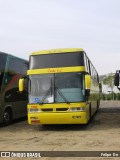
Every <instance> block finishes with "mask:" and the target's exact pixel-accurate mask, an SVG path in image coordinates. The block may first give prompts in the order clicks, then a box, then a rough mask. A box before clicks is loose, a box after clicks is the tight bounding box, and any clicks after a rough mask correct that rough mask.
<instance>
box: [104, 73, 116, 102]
mask: <svg viewBox="0 0 120 160" xmlns="http://www.w3.org/2000/svg"><path fill="white" fill-rule="evenodd" d="M103 84H105V85H107V86H108V87H109V88H110V89H111V93H112V99H114V93H113V87H114V74H113V73H111V74H109V75H108V76H106V77H105V78H104V79H103Z"/></svg>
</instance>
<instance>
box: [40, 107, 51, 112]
mask: <svg viewBox="0 0 120 160" xmlns="http://www.w3.org/2000/svg"><path fill="white" fill-rule="evenodd" d="M41 110H42V111H43V112H53V109H52V108H45V109H41Z"/></svg>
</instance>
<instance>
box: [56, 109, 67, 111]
mask: <svg viewBox="0 0 120 160" xmlns="http://www.w3.org/2000/svg"><path fill="white" fill-rule="evenodd" d="M67 110H68V108H56V111H67Z"/></svg>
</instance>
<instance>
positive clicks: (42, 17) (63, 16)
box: [0, 0, 120, 75]
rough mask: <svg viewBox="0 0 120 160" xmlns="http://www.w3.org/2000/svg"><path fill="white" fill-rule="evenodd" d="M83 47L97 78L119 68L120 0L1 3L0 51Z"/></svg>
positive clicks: (12, 0) (25, 54)
mask: <svg viewBox="0 0 120 160" xmlns="http://www.w3.org/2000/svg"><path fill="white" fill-rule="evenodd" d="M56 48H83V49H84V51H85V52H86V53H87V55H88V57H89V58H90V60H91V62H92V63H93V65H94V66H95V68H96V70H97V71H98V73H99V75H103V74H107V73H115V71H116V70H118V69H120V0H0V51H1V52H6V53H9V54H12V55H15V56H18V57H21V58H23V59H27V60H28V59H29V55H30V54H31V53H32V52H34V51H40V50H48V49H56Z"/></svg>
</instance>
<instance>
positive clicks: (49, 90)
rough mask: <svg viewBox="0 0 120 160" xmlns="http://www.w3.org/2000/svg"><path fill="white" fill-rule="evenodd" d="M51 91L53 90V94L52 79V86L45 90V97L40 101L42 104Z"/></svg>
mask: <svg viewBox="0 0 120 160" xmlns="http://www.w3.org/2000/svg"><path fill="white" fill-rule="evenodd" d="M49 92H51V95H52V79H51V86H50V88H49V89H48V90H47V91H46V92H45V94H44V96H43V98H42V99H41V101H40V104H41V105H42V104H43V103H44V100H45V99H46V97H47V95H48V94H49Z"/></svg>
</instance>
